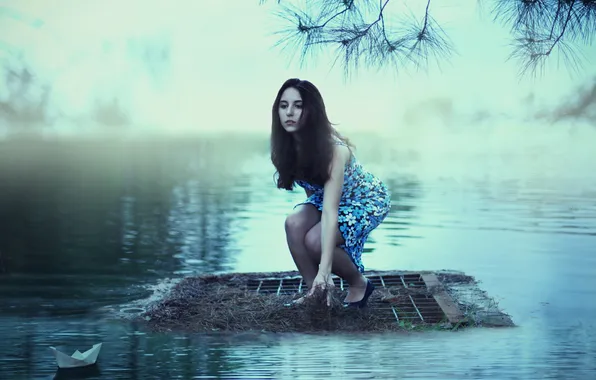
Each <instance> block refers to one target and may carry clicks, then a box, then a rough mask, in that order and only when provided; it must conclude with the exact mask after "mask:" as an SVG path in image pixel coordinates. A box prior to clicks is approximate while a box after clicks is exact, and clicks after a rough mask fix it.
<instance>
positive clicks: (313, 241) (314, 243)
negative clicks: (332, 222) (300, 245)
mask: <svg viewBox="0 0 596 380" xmlns="http://www.w3.org/2000/svg"><path fill="white" fill-rule="evenodd" d="M317 227H318V226H317ZM304 246H305V247H306V249H308V251H309V252H310V253H314V254H316V255H317V254H318V255H320V254H321V228H320V227H319V228H311V229H310V230H309V231H308V232H307V233H306V235H305V236H304Z"/></svg>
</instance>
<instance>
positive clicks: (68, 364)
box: [50, 343, 101, 368]
mask: <svg viewBox="0 0 596 380" xmlns="http://www.w3.org/2000/svg"><path fill="white" fill-rule="evenodd" d="M50 349H51V350H52V351H53V352H54V356H55V357H56V363H57V364H58V367H59V368H78V367H86V366H89V365H93V364H95V362H96V361H97V356H98V355H99V350H101V343H98V344H94V345H93V347H91V348H90V349H89V350H87V351H85V352H83V353H81V352H80V351H79V350H76V351H75V352H74V354H72V355H71V356H68V355H67V354H65V353H63V352H60V351H58V350H57V349H56V348H55V347H50Z"/></svg>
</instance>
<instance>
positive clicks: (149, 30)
mask: <svg viewBox="0 0 596 380" xmlns="http://www.w3.org/2000/svg"><path fill="white" fill-rule="evenodd" d="M232 3H233V4H234V5H233V6H232V5H230V4H232ZM282 3H283V2H282ZM406 3H407V4H408V5H409V6H411V7H412V9H411V10H412V12H414V13H415V14H417V15H420V17H422V15H423V13H422V12H423V7H422V6H424V5H425V3H426V2H416V1H410V2H406ZM423 3H424V4H423ZM56 4H58V5H56ZM393 4H395V5H393ZM399 4H402V2H397V1H394V2H393V3H390V6H393V8H388V11H389V12H390V13H391V12H392V13H393V14H398V13H399V14H401V12H403V9H398V7H399V6H400V5H399ZM413 4H416V7H417V8H416V7H415V6H413ZM0 6H2V7H6V8H11V9H16V10H18V12H20V15H21V16H19V14H16V13H5V14H4V15H2V16H1V19H0V20H1V21H0V26H1V30H2V39H3V40H4V42H5V44H4V45H0V53H2V54H3V56H4V57H9V51H10V49H11V47H17V48H20V49H22V51H23V53H24V54H25V57H26V58H27V59H28V60H29V62H31V64H32V66H33V67H34V69H35V70H36V71H37V73H39V75H40V77H42V78H47V80H48V81H50V83H51V84H52V85H53V94H54V98H53V99H54V102H55V105H56V107H57V108H61V109H62V110H64V112H66V113H67V114H69V115H84V114H86V113H87V112H89V110H90V107H91V106H92V105H93V102H94V101H95V99H97V98H98V97H99V98H104V99H111V98H112V97H114V96H116V97H118V98H119V99H120V100H121V101H122V104H123V105H124V106H125V109H126V110H127V111H128V112H129V114H130V116H131V118H132V119H133V121H134V123H135V127H136V128H139V129H151V128H157V129H159V130H169V131H187V130H195V131H196V130H201V131H213V130H222V129H225V130H249V131H261V130H264V131H265V132H268V128H269V125H270V109H271V103H272V101H273V99H274V97H275V94H276V91H277V89H278V87H279V86H280V85H281V84H282V83H283V81H284V80H285V79H287V78H289V77H300V78H303V79H309V80H311V81H312V82H313V83H314V84H315V85H316V86H317V87H319V89H320V90H321V92H322V94H323V96H324V98H325V101H326V103H327V107H328V112H329V115H330V118H331V119H332V121H333V122H337V123H339V127H340V128H344V129H346V130H348V129H355V130H362V129H375V130H378V131H382V130H386V129H391V128H394V126H395V124H396V123H399V122H401V120H403V117H404V114H406V113H407V112H408V110H409V112H410V113H411V112H412V110H417V109H418V108H419V106H418V108H417V105H418V104H420V103H423V102H428V101H429V100H433V99H436V98H443V99H451V100H452V101H453V104H454V108H455V109H456V110H458V112H474V111H475V110H478V109H482V110H490V111H491V112H492V113H501V112H503V113H509V114H512V115H517V116H520V117H521V115H523V113H524V107H526V106H525V104H524V103H522V102H521V99H522V98H524V97H526V96H527V95H528V94H529V93H530V92H534V93H535V95H536V97H537V101H539V102H542V103H544V104H557V103H558V102H560V101H561V100H562V99H563V98H565V97H568V96H569V94H572V93H573V91H574V89H575V88H576V87H577V86H578V85H579V84H581V83H588V82H589V81H590V80H592V78H594V77H595V76H596V69H594V67H596V64H595V63H596V53H595V50H596V49H594V48H593V47H589V48H585V49H584V50H583V52H584V54H585V55H586V57H587V60H586V63H585V64H584V68H583V71H580V72H578V73H575V74H574V73H570V72H569V71H568V70H566V69H564V68H558V69H557V68H556V63H557V62H556V60H557V57H556V56H554V57H552V58H551V60H550V64H549V66H550V67H549V69H548V70H547V71H546V73H545V75H544V76H543V77H540V78H538V79H535V80H532V78H531V77H528V78H526V79H523V80H521V81H520V79H519V77H518V76H517V67H516V64H515V63H512V62H509V63H507V62H505V60H506V58H507V56H508V54H509V52H510V51H511V50H510V47H509V46H507V43H508V37H509V34H508V31H507V30H505V29H504V28H503V27H501V26H500V25H498V24H495V23H493V22H492V21H491V18H490V16H488V15H485V16H483V17H481V14H480V11H479V9H478V7H477V2H476V1H475V0H467V1H464V0H451V1H445V2H438V1H436V2H433V3H432V5H431V7H432V8H431V11H432V14H433V15H434V17H435V18H436V20H437V21H438V22H439V23H440V24H441V25H442V26H443V27H444V28H445V30H446V32H447V33H448V34H449V36H450V37H451V39H452V41H453V43H454V45H455V47H456V49H457V52H458V55H454V56H452V58H451V60H450V62H449V63H448V64H444V65H442V70H441V71H439V70H438V69H437V68H436V65H435V64H434V63H431V69H430V70H429V71H428V72H419V73H416V72H415V71H411V73H409V74H408V73H406V72H403V73H399V74H397V75H395V73H392V72H390V71H389V70H384V71H381V72H378V73H374V72H372V71H370V70H369V71H367V70H363V71H360V72H358V73H357V75H356V76H355V77H353V78H351V79H350V80H348V81H344V78H343V72H342V69H341V67H340V66H338V67H336V68H334V69H332V68H331V67H330V65H329V61H328V59H327V60H326V59H325V58H326V57H325V56H320V57H319V59H317V60H316V61H314V62H311V63H310V64H309V66H308V67H306V68H300V67H299V65H298V63H297V61H293V62H290V60H289V56H288V54H287V53H285V52H282V51H281V50H280V48H275V47H274V46H273V45H274V43H275V42H276V41H277V37H276V36H274V35H272V32H274V31H276V30H278V29H279V27H280V25H279V20H278V19H277V18H276V17H275V15H274V14H273V12H272V11H273V10H275V9H276V8H277V7H278V6H277V1H275V0H270V1H269V2H268V3H267V4H266V5H259V0H248V1H236V2H229V1H220V0H219V1H216V0H203V1H191V0H188V1H169V2H166V1H140V0H127V1H118V2H117V1H105V0H101V1H100V0H87V1H82V0H61V1H60V2H53V3H51V4H50V2H47V1H42V0H36V1H28V2H23V1H16V0H12V1H2V2H0ZM23 15H24V17H23ZM389 16H390V15H388V17H389ZM40 21H41V22H40ZM133 40H135V41H140V42H153V43H155V44H156V45H155V46H158V45H159V44H161V45H162V46H164V47H166V48H167V47H169V61H167V62H165V63H159V62H157V63H155V65H154V66H151V67H154V68H155V69H156V70H162V71H161V72H162V73H163V74H162V76H161V77H160V78H161V80H160V81H156V80H154V79H153V78H152V77H151V74H150V72H149V70H148V66H147V65H146V64H144V63H143V62H142V61H141V59H140V58H139V57H138V56H135V55H134V54H130V52H129V50H130V43H131V41H133ZM3 46H4V49H2V47H3ZM3 93H4V90H3V89H0V96H2V95H3ZM428 113H429V112H428V111H427V112H426V114H425V115H423V116H424V117H430V118H431V119H432V117H433V115H428ZM435 117H437V118H440V117H441V114H436V115H435Z"/></svg>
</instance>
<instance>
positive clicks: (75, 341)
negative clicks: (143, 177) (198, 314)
mask: <svg viewBox="0 0 596 380" xmlns="http://www.w3.org/2000/svg"><path fill="white" fill-rule="evenodd" d="M2 326H5V325H4V323H3V324H2ZM585 327H588V326H585ZM2 330H3V331H2V334H3V336H4V339H5V342H6V345H7V346H10V347H13V349H12V351H11V352H10V353H9V354H8V355H3V356H0V378H12V376H11V375H12V374H14V373H16V372H18V373H19V374H21V375H23V376H27V377H28V378H32V377H36V378H42V377H43V378H54V376H56V375H59V378H60V377H61V378H65V376H66V374H68V372H66V371H57V370H56V367H55V362H54V358H53V356H52V354H51V352H50V350H49V348H48V346H49V345H52V344H56V342H60V345H59V346H58V348H59V349H61V350H65V351H66V352H69V351H74V350H75V349H77V348H84V347H88V346H91V345H92V344H93V343H96V342H98V341H103V342H104V345H103V347H102V351H101V354H100V358H99V360H98V366H97V369H95V371H96V374H97V372H99V374H100V375H101V378H110V379H131V378H135V379H136V378H138V379H153V378H186V379H189V378H207V377H218V378H239V377H241V378H247V377H248V378H250V377H252V378H254V377H258V378H313V377H317V378H319V377H321V378H337V377H340V376H345V377H347V378H350V379H360V378H362V379H365V378H366V379H370V378H378V379H387V378H404V377H406V378H441V379H462V378H463V379H466V378H541V379H542V378H591V376H593V375H594V374H595V371H596V347H594V344H593V343H584V342H593V341H594V340H593V339H591V338H594V336H593V335H592V336H590V337H579V336H578V333H579V334H583V333H580V332H578V330H576V329H573V330H566V329H560V328H557V327H553V326H550V327H546V328H543V329H537V328H529V329H524V330H522V331H519V330H517V329H506V330H499V329H495V330H470V331H462V332H458V333H450V332H425V333H404V334H397V335H396V334H350V335H333V336H324V335H307V336H304V335H300V334H296V335H295V334H265V333H259V332H251V333H244V334H235V335H218V334H214V335H206V334H177V333H168V334H148V333H146V332H144V331H143V330H142V329H139V328H138V326H134V325H132V324H131V325H127V326H123V325H120V324H111V323H106V321H102V323H97V322H96V321H86V320H84V319H77V320H72V319H68V318H65V319H63V320H62V321H57V320H55V319H54V320H49V319H48V320H41V319H39V320H35V321H31V322H25V323H23V324H22V325H21V326H20V327H19V328H17V329H16V330H8V329H5V328H4V327H2ZM589 331H594V330H593V326H592V330H589ZM545 335H553V336H555V337H556V340H557V341H558V342H559V344H557V345H548V346H542V347H537V344H538V345H539V343H540V342H541V341H543V339H544V337H545ZM565 336H567V337H565ZM585 338H588V339H585ZM521 342H523V344H522V343H521ZM578 342H581V343H580V345H578ZM25 369H26V370H25ZM88 374H89V375H90V378H98V377H93V375H94V373H93V372H91V371H89V373H88ZM57 377H58V376H57Z"/></svg>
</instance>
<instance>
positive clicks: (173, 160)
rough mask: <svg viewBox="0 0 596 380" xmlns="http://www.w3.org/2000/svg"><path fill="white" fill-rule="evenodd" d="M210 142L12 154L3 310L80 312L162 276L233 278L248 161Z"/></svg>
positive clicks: (7, 161) (48, 146)
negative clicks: (242, 163) (240, 165)
mask: <svg viewBox="0 0 596 380" xmlns="http://www.w3.org/2000/svg"><path fill="white" fill-rule="evenodd" d="M211 143H212V144H211V145H209V144H205V142H204V141H199V142H198V143H197V145H196V146H194V145H192V144H186V146H184V145H183V146H182V147H180V144H174V146H170V145H168V144H167V143H156V142H145V143H136V144H135V143H128V144H126V143H113V142H111V143H105V142H104V143H97V142H95V143H92V142H86V143H80V144H74V143H71V144H61V143H22V145H21V146H18V145H19V144H15V143H12V144H5V145H6V146H4V147H3V149H2V150H1V151H2V157H0V161H1V162H3V163H4V165H2V166H1V167H0V168H1V169H2V173H0V175H1V176H2V178H3V182H4V183H5V184H6V185H7V186H2V187H1V188H0V230H2V231H3V233H2V234H1V235H0V252H1V253H2V267H3V274H2V277H0V281H1V286H0V291H2V293H3V298H6V299H7V300H8V302H6V303H3V305H2V306H1V307H2V309H3V312H9V311H13V312H15V313H16V312H18V310H23V309H28V312H34V313H36V312H37V313H44V312H49V313H54V312H57V309H58V308H59V306H58V304H59V305H60V308H62V307H64V305H66V304H67V303H69V304H70V307H69V310H70V312H75V311H76V312H79V313H84V312H86V311H88V310H90V309H93V308H96V307H97V306H98V303H99V304H111V303H114V302H122V301H124V300H126V299H130V298H131V297H135V296H137V297H138V296H139V292H144V291H145V290H144V289H143V288H142V287H139V285H142V284H145V283H154V282H155V281H156V280H157V279H160V278H164V277H168V276H172V275H181V274H189V273H192V272H204V271H209V272H214V271H225V270H227V269H229V268H230V265H231V263H232V261H231V260H233V252H230V251H229V250H227V246H228V245H229V244H230V241H231V240H232V239H233V238H234V232H233V231H231V230H230V227H231V223H232V220H233V219H234V213H237V212H241V211H242V209H243V208H244V207H245V205H247V204H248V203H249V202H250V193H249V192H238V191H234V189H235V188H236V187H237V186H238V185H237V184H238V183H239V182H240V183H241V182H242V181H243V179H242V173H240V174H238V172H237V171H234V170H233V166H234V165H236V164H237V160H238V159H239V157H241V156H242V154H244V153H246V151H245V150H243V149H238V147H235V146H230V145H229V144H222V143H219V145H218V144H217V141H216V142H215V144H214V143H213V141H212V142H211ZM213 145H215V147H214V146H213ZM246 146H247V147H248V149H253V150H254V147H253V146H251V145H250V141H249V143H248V144H247V145H246ZM251 153H252V152H251ZM222 157H225V158H224V159H222ZM239 178H240V179H239ZM40 290H41V291H40ZM131 293H132V294H131ZM66 301H68V302H66ZM40 304H41V305H42V308H41V309H40V308H39V305H40ZM27 305H28V306H27Z"/></svg>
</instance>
